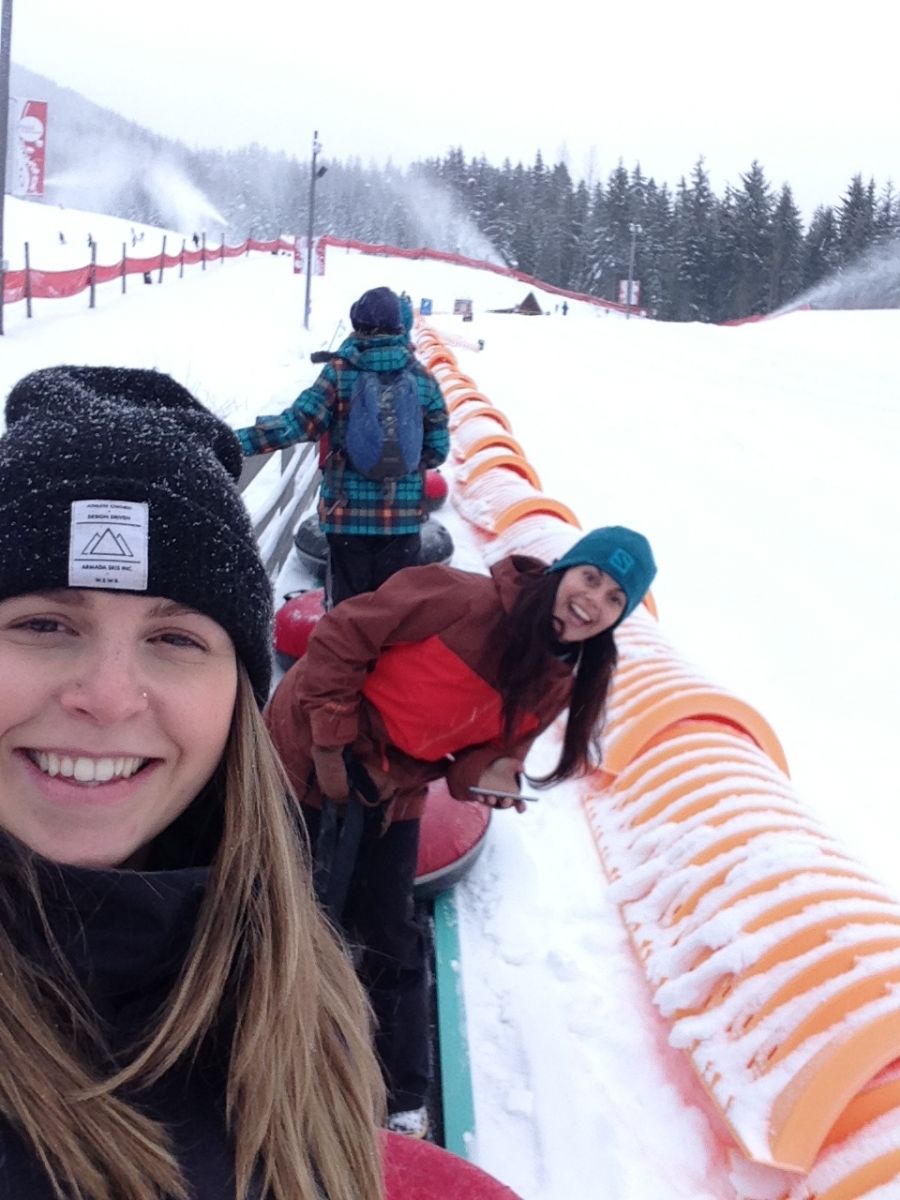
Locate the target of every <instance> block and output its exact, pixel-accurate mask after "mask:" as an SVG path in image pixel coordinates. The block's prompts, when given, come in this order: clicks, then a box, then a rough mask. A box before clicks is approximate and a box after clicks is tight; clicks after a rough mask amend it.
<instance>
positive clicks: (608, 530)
mask: <svg viewBox="0 0 900 1200" xmlns="http://www.w3.org/2000/svg"><path fill="white" fill-rule="evenodd" d="M585 564H590V565H591V566H594V567H597V569H598V570H600V571H605V573H606V574H607V575H611V576H612V578H613V579H614V580H615V581H616V583H617V584H618V585H619V587H620V588H622V590H623V591H624V593H625V596H626V604H625V611H624V612H623V613H622V615H621V617H619V620H618V621H617V622H616V624H617V625H618V624H619V623H620V622H622V621H624V620H625V618H626V617H627V616H630V614H631V613H633V612H634V610H635V609H636V608H637V606H638V605H639V604H640V602H641V601H642V600H643V598H644V597H645V596H646V594H647V592H648V591H649V590H650V584H651V583H652V582H653V580H654V578H655V577H656V563H655V562H654V560H653V551H652V550H651V549H650V543H649V542H648V541H647V539H646V538H645V537H644V535H643V534H642V533H635V531H634V530H633V529H626V528H625V527H624V525H607V526H605V528H603V529H594V530H592V531H591V532H590V533H586V534H585V535H584V537H583V538H581V540H580V541H578V542H576V543H575V545H574V546H573V547H572V549H571V550H567V551H566V553H565V554H564V555H563V556H562V558H558V559H557V560H556V562H554V563H552V564H551V565H550V566H549V567H548V568H547V570H548V571H567V570H568V569H569V567H581V566H584V565H585Z"/></svg>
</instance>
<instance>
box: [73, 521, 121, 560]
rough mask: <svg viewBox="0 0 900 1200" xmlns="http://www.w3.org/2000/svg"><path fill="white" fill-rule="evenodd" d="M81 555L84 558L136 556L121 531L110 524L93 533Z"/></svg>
mask: <svg viewBox="0 0 900 1200" xmlns="http://www.w3.org/2000/svg"><path fill="white" fill-rule="evenodd" d="M79 557H84V558H134V551H133V550H132V549H131V547H130V546H129V545H128V542H126V540H125V538H124V537H123V536H122V534H121V533H119V532H117V531H116V530H114V529H111V528H110V526H109V525H107V527H106V528H105V529H104V530H103V531H102V532H98V533H95V534H93V536H92V537H91V538H90V539H89V540H88V542H87V544H86V545H85V546H84V547H83V548H82V550H81V554H80V555H79Z"/></svg>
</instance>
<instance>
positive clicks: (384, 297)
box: [350, 287, 403, 333]
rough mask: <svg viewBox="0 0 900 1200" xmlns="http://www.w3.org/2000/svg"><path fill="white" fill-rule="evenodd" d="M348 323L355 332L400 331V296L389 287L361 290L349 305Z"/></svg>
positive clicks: (401, 324) (401, 325)
mask: <svg viewBox="0 0 900 1200" xmlns="http://www.w3.org/2000/svg"><path fill="white" fill-rule="evenodd" d="M350 324H351V325H352V326H353V328H354V329H355V330H356V332H357V333H402V332H403V317H402V315H401V312H400V297H399V296H398V295H397V293H396V292H392V291H391V289H390V288H389V287H377V288H372V289H371V290H370V291H368V292H363V294H362V295H361V296H360V298H359V299H358V300H356V301H355V302H354V303H353V304H351V305H350Z"/></svg>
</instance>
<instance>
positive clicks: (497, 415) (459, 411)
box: [448, 396, 512, 435]
mask: <svg viewBox="0 0 900 1200" xmlns="http://www.w3.org/2000/svg"><path fill="white" fill-rule="evenodd" d="M476 417H482V418H483V419H484V420H487V421H493V422H494V424H496V425H499V426H500V428H501V429H503V430H504V431H505V432H506V433H509V434H512V426H511V425H510V423H509V418H508V417H506V416H505V415H504V414H503V413H502V412H501V411H500V409H499V408H495V406H494V405H493V404H491V403H489V402H486V401H484V400H476V399H475V398H474V397H472V396H469V397H468V398H467V399H465V400H463V401H462V403H461V404H458V405H456V406H455V407H454V408H451V409H450V419H449V421H448V425H449V428H450V432H451V434H453V435H455V434H456V433H457V431H458V429H459V427H460V425H462V423H463V421H468V420H469V419H474V418H476Z"/></svg>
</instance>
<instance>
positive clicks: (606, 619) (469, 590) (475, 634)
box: [265, 526, 656, 1137]
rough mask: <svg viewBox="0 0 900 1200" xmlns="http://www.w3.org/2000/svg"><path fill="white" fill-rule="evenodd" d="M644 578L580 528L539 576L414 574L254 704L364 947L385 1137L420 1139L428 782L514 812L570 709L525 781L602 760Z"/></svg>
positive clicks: (315, 648)
mask: <svg viewBox="0 0 900 1200" xmlns="http://www.w3.org/2000/svg"><path fill="white" fill-rule="evenodd" d="M655 574H656V565H655V563H654V561H653V554H652V551H651V549H650V545H649V543H648V542H647V539H646V538H644V537H643V536H642V535H641V534H639V533H634V532H633V531H632V530H630V529H624V528H622V527H620V526H615V527H611V528H605V529H596V530H594V531H593V532H592V533H589V534H587V535H585V537H583V538H581V540H580V541H578V542H577V543H576V544H575V545H574V546H573V547H572V548H571V549H570V550H569V551H568V552H567V553H566V554H564V555H563V556H562V557H561V558H559V559H558V560H557V561H556V562H554V563H553V564H552V565H551V566H549V567H547V566H545V565H544V564H543V563H541V562H539V561H537V560H536V559H533V558H527V557H522V556H513V557H510V558H505V559H503V560H502V561H501V562H499V563H497V564H496V565H495V566H494V567H493V569H492V571H491V574H490V575H479V574H473V573H470V572H467V571H461V570H456V569H454V568H452V567H445V566H438V565H432V566H420V567H411V568H410V569H408V570H406V571H401V572H399V573H398V574H396V575H394V576H393V578H391V579H389V580H388V581H387V582H386V583H384V584H382V586H381V587H380V588H378V590H377V591H375V592H372V593H371V594H369V595H366V596H358V597H356V598H355V599H352V600H348V601H346V602H345V603H344V604H341V605H340V606H339V607H338V608H336V609H335V610H334V611H333V612H329V613H326V614H325V616H324V617H323V618H322V619H321V620H320V621H319V622H318V623H317V625H316V628H315V631H314V633H313V635H312V637H311V638H310V641H309V647H308V650H307V653H306V656H305V657H304V658H301V659H300V660H299V661H298V662H297V663H296V664H295V665H294V666H293V667H292V668H291V669H290V670H289V671H288V673H287V674H286V675H285V676H284V678H283V679H282V681H281V683H280V684H279V686H278V688H277V689H276V691H275V694H274V696H273V697H272V700H271V701H270V703H269V706H268V708H267V709H266V713H265V719H266V724H267V725H268V727H269V731H270V733H271V735H272V738H273V741H274V742H275V746H276V748H277V749H278V751H279V753H280V755H281V758H282V761H283V762H284V765H285V768H286V770H287V773H288V777H289V779H290V781H291V783H292V785H293V788H294V790H295V792H296V795H297V797H298V799H299V800H300V801H301V806H302V812H303V816H304V818H305V819H306V822H307V825H308V828H309V831H310V838H311V841H312V844H313V846H314V847H315V856H316V869H317V875H318V879H317V890H318V892H319V897H320V900H321V901H322V902H323V903H324V904H325V905H326V906H327V907H328V909H329V911H330V913H331V916H332V919H333V920H335V921H336V922H341V923H342V925H343V928H344V930H345V932H346V933H347V935H348V937H349V938H350V940H351V942H352V943H353V944H355V945H358V946H360V947H361V955H360V959H359V970H360V974H361V977H362V979H363V982H364V983H365V984H366V987H367V988H368V991H369V997H370V999H371V1001H372V1006H373V1008H374V1010H375V1016H376V1019H377V1021H378V1033H377V1042H376V1045H377V1048H378V1051H379V1055H380V1058H381V1062H382V1068H383V1070H384V1074H385V1078H386V1082H387V1085H388V1108H389V1118H388V1126H389V1128H391V1129H394V1130H396V1131H398V1132H403V1133H407V1134H410V1135H413V1136H418V1137H422V1136H424V1135H425V1133H426V1131H427V1124H428V1122H427V1113H426V1110H425V1097H426V1094H427V1090H428V1086H429V1081H430V1062H429V1033H428V1027H429V1015H428V1003H427V995H426V968H425V952H424V946H423V940H422V934H421V931H420V929H419V927H418V925H417V923H416V920H415V917H414V910H413V884H414V881H415V872H416V859H417V851H418V842H419V824H420V818H421V816H422V813H423V811H424V807H425V801H426V789H427V785H428V784H429V783H430V782H432V781H433V780H436V779H441V778H446V780H447V785H448V787H449V789H450V792H451V794H452V795H453V796H454V797H455V798H456V799H457V800H476V801H479V802H480V803H483V804H487V805H489V806H491V807H496V808H510V807H512V806H513V805H515V807H516V808H517V809H518V811H519V812H524V811H525V808H526V805H525V803H524V802H523V801H522V799H521V798H520V780H521V776H522V772H523V770H524V765H523V763H524V759H525V755H526V753H527V751H528V748H529V747H530V745H531V743H532V741H533V740H534V739H535V738H536V737H537V735H538V734H539V733H541V732H542V731H543V730H544V729H546V728H547V727H548V726H549V725H550V724H551V722H553V721H554V720H555V719H556V718H557V717H558V716H559V714H560V713H561V712H562V711H563V710H564V709H567V708H568V709H569V718H568V723H567V725H566V729H565V734H564V738H563V746H562V753H561V756H560V760H559V763H558V764H557V766H556V767H555V768H554V769H553V770H552V771H551V772H550V773H549V775H547V776H545V777H544V778H543V779H539V780H536V781H535V782H536V783H537V784H538V785H541V784H544V785H547V784H553V783H558V782H559V781H561V780H563V779H568V778H570V777H572V776H574V775H579V774H581V773H583V772H584V771H585V770H587V769H588V768H589V767H590V766H591V765H592V759H596V758H598V757H599V755H598V753H597V752H598V746H597V742H596V739H597V733H598V730H599V729H600V728H601V726H602V722H603V717H604V711H605V707H606V697H607V691H608V688H609V684H610V680H611V677H612V673H613V670H614V668H615V665H616V644H615V639H614V636H613V630H614V629H615V627H616V626H617V625H619V624H620V622H622V621H623V620H624V619H625V618H626V617H627V616H628V615H629V613H631V612H632V611H633V610H634V609H635V608H636V607H637V605H638V604H639V603H640V602H641V600H642V599H643V597H644V595H645V594H646V592H647V589H648V588H649V587H650V584H651V582H652V581H653V577H654V575H655ZM473 788H479V789H482V791H481V792H480V793H476V792H473V791H472V789H473ZM338 836H339V845H338V848H337V849H336V851H334V853H332V852H331V845H333V843H334V841H335V840H336V839H338ZM356 837H359V839H360V840H359V844H358V849H356V850H354V849H353V846H352V843H353V840H354V839H355V838H356ZM348 844H349V845H350V847H351V849H350V850H349V852H348V851H347V846H348Z"/></svg>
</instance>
